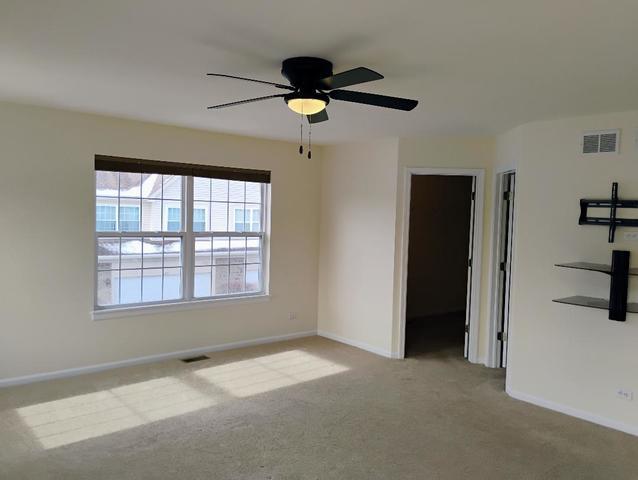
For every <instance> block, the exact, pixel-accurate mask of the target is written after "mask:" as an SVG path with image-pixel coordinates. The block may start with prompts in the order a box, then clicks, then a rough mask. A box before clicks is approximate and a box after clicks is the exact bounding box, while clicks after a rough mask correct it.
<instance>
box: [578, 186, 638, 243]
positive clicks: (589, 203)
mask: <svg viewBox="0 0 638 480" xmlns="http://www.w3.org/2000/svg"><path fill="white" fill-rule="evenodd" d="M588 208H608V209H609V218H605V217H588V216H587V209H588ZM619 208H638V200H620V199H619V198H618V182H614V183H612V184H611V198H610V199H609V200H591V199H586V198H582V199H581V200H580V217H579V218H578V225H609V239H608V242H609V243H614V238H615V236H616V227H638V218H618V217H617V216H616V213H617V209H619Z"/></svg>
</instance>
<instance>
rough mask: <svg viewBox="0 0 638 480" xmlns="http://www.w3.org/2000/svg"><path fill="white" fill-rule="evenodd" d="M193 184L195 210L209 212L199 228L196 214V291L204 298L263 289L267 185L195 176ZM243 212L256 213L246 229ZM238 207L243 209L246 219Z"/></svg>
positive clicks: (196, 294)
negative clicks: (205, 222) (239, 218)
mask: <svg viewBox="0 0 638 480" xmlns="http://www.w3.org/2000/svg"><path fill="white" fill-rule="evenodd" d="M193 185H194V202H195V206H194V209H195V210H196V209H201V210H203V211H207V212H209V213H210V219H209V222H208V225H207V226H206V228H204V229H202V230H196V228H195V227H196V226H195V217H194V216H193V221H194V222H193V230H196V231H197V232H198V233H196V234H195V249H194V250H195V280H194V290H193V295H194V296H195V297H196V298H204V297H216V296H222V295H238V294H245V293H255V292H260V291H261V290H262V288H263V281H262V276H263V272H262V257H263V254H262V250H263V242H264V233H265V232H264V229H263V228H262V225H263V222H262V219H261V211H262V207H263V203H264V198H265V195H264V184H262V183H253V182H241V181H233V180H220V179H215V178H213V179H211V178H199V177H195V178H194V179H193ZM244 211H250V212H255V211H256V212H257V213H256V214H255V217H254V219H255V221H254V229H253V228H252V225H253V223H252V220H251V221H250V222H249V225H250V226H249V228H245V225H246V224H245V221H244V214H243V212H244ZM237 212H241V215H240V216H241V221H238V218H237V215H238V214H237ZM252 218H253V217H252V215H251V219H252ZM199 226H200V225H198V227H199Z"/></svg>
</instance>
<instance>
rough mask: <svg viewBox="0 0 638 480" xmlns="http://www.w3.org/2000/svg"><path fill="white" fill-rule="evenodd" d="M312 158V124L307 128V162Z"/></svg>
mask: <svg viewBox="0 0 638 480" xmlns="http://www.w3.org/2000/svg"><path fill="white" fill-rule="evenodd" d="M311 158H312V123H311V124H310V126H309V127H308V160H310V159H311Z"/></svg>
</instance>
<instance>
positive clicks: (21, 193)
mask: <svg viewBox="0 0 638 480" xmlns="http://www.w3.org/2000/svg"><path fill="white" fill-rule="evenodd" d="M0 125H2V128H1V129H0V162H1V163H2V173H1V175H0V225H2V234H1V235H0V252H2V274H1V275H0V332H1V333H0V379H3V378H8V377H16V376H22V375H29V374H34V373H43V372H50V371H55V370H60V369H68V368H74V367H81V366H87V365H92V364H99V363H103V362H111V361H118V360H124V359H129V358H134V357H141V356H146V355H153V354H159V353H166V352H171V351H177V350H183V349H192V348H196V347H204V346H211V345H218V344H223V343H228V342H236V341H242V340H250V339H255V338H260V337H266V336H275V335H284V334H291V333H295V332H302V331H311V330H315V328H316V324H317V318H316V315H317V313H316V312H317V268H318V267H317V260H318V238H319V229H318V227H319V222H318V217H319V173H320V158H321V149H319V148H317V149H316V150H315V152H313V153H315V155H313V160H312V161H308V160H307V159H306V158H305V157H301V156H299V155H298V153H297V146H296V145H293V144H289V143H285V142H275V141H264V140H256V139H251V138H245V137H238V136H230V135H221V134H213V133H208V132H203V131H196V130H189V129H183V128H176V127H169V126H161V125H156V124H150V123H142V122H135V121H128V120H121V119H114V118H109V117H101V116H95V115H87V114H80V113H72V112H65V111H60V110H53V109H46V108H36V107H29V106H19V105H15V104H8V103H0ZM95 153H101V154H108V155H121V156H130V157H140V158H150V159H156V160H172V161H180V162H192V163H204V164H213V165H230V166H236V167H248V168H260V169H270V170H272V236H271V240H272V242H271V251H270V258H271V262H270V291H271V294H272V298H271V300H270V301H269V302H265V303H257V304H250V303H247V304H241V305H226V306H215V307H211V308H205V309H198V310H189V311H182V312H179V313H162V314H154V315H147V316H137V317H129V318H120V319H108V320H102V321H92V320H91V316H90V312H91V309H92V305H93V262H94V258H93V255H94V253H93V251H94V246H93V231H94V224H93V218H94V213H93V208H94V207H93V205H94V200H93V196H94V180H93V175H94V174H93V155H94V154H95ZM290 312H295V313H296V319H294V320H291V319H290V315H289V313H290Z"/></svg>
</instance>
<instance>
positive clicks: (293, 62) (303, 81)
mask: <svg viewBox="0 0 638 480" xmlns="http://www.w3.org/2000/svg"><path fill="white" fill-rule="evenodd" d="M281 74H282V75H283V76H284V77H285V78H287V79H288V81H289V82H290V84H291V85H292V86H293V87H295V88H296V89H298V90H301V91H302V92H303V91H305V92H314V91H315V89H316V84H317V82H318V81H319V80H321V79H322V78H326V77H331V76H332V62H329V61H328V60H324V59H323V58H316V57H293V58H288V59H286V60H284V61H283V63H282V64H281Z"/></svg>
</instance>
